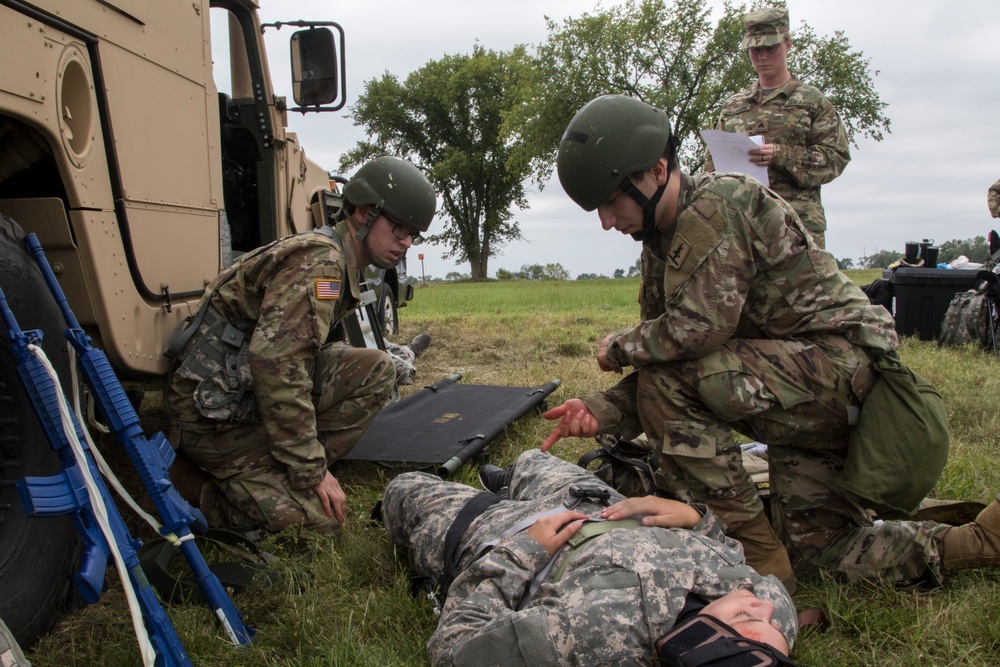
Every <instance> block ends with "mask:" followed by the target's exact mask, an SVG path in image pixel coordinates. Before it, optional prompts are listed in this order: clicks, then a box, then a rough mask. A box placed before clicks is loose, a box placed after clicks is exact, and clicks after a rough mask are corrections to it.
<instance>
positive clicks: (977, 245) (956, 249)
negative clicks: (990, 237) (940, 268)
mask: <svg viewBox="0 0 1000 667" xmlns="http://www.w3.org/2000/svg"><path fill="white" fill-rule="evenodd" d="M962 255H965V256H966V257H968V258H969V261H970V262H978V263H980V264H984V263H986V260H988V259H989V258H990V246H989V244H988V243H987V242H986V237H985V236H977V237H975V238H972V239H965V240H964V241H963V240H960V239H952V240H951V241H945V242H944V243H942V244H941V245H940V247H939V249H938V262H944V263H946V264H947V263H948V262H951V261H952V260H955V259H958V258H959V257H960V256H962Z"/></svg>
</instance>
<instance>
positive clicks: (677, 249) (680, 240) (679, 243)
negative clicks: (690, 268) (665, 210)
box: [667, 234, 691, 269]
mask: <svg viewBox="0 0 1000 667" xmlns="http://www.w3.org/2000/svg"><path fill="white" fill-rule="evenodd" d="M689 250H691V244H690V243H688V242H687V239H685V238H684V237H683V236H681V235H680V234H676V235H675V236H674V242H673V243H671V244H670V252H668V253H667V264H669V265H670V266H671V267H673V268H674V269H679V268H681V264H683V263H684V258H685V257H687V254H688V251H689Z"/></svg>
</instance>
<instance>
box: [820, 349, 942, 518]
mask: <svg viewBox="0 0 1000 667" xmlns="http://www.w3.org/2000/svg"><path fill="white" fill-rule="evenodd" d="M875 371H876V373H877V377H876V379H875V386H874V387H872V390H871V392H869V394H868V396H867V397H866V398H865V400H864V403H862V405H861V415H860V417H858V423H857V424H855V426H854V430H853V431H851V436H850V441H849V444H848V449H847V460H846V461H845V465H844V469H843V471H842V472H841V473H840V475H839V476H838V477H837V483H838V484H840V486H841V487H842V488H844V489H846V490H848V491H850V492H851V493H853V494H855V495H857V496H859V497H860V501H861V504H862V505H863V506H865V507H867V508H868V509H872V510H875V511H876V512H878V514H879V516H880V517H883V518H886V519H894V518H906V517H909V516H912V515H913V513H914V512H915V511H916V510H917V508H918V506H919V505H920V501H921V500H923V498H924V497H925V496H926V495H927V493H928V492H930V490H931V489H932V488H934V484H935V483H937V480H938V477H939V476H940V475H941V471H942V470H944V465H945V463H946V462H947V460H948V447H949V439H948V412H947V410H945V407H944V401H943V400H941V394H939V393H938V391H937V390H936V389H934V387H932V386H931V385H930V383H928V382H927V381H926V380H925V379H924V378H922V377H920V376H919V375H917V374H916V373H914V372H913V371H912V370H910V369H909V368H907V367H906V365H904V364H903V362H902V361H900V359H899V356H898V355H897V354H896V353H895V352H887V353H884V354H883V355H881V356H880V357H878V358H877V359H876V361H875Z"/></svg>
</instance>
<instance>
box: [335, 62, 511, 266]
mask: <svg viewBox="0 0 1000 667" xmlns="http://www.w3.org/2000/svg"><path fill="white" fill-rule="evenodd" d="M530 67H531V60H530V59H529V58H528V57H527V55H526V53H525V50H524V47H516V48H515V49H514V50H513V51H511V52H510V53H498V52H494V51H487V50H485V49H483V48H482V47H480V46H478V45H477V46H475V47H474V49H473V52H472V54H471V55H450V56H445V57H444V58H442V59H441V60H437V61H431V62H428V63H427V64H426V65H424V66H423V67H422V68H420V69H419V70H416V71H414V72H412V73H411V74H410V75H409V76H408V77H407V78H406V81H405V83H400V81H399V80H398V79H397V78H396V77H395V76H393V75H391V74H389V73H386V74H385V75H383V77H382V78H381V79H373V80H372V81H369V82H368V83H367V84H365V92H364V93H363V94H362V95H361V96H360V97H359V98H358V101H357V103H356V104H355V105H354V106H352V107H351V112H352V114H353V119H354V124H355V125H359V126H363V127H364V128H365V132H366V134H367V136H368V140H367V141H363V142H361V143H359V144H358V145H357V146H356V147H354V148H353V149H352V150H350V151H349V152H348V153H346V154H345V155H344V156H342V158H341V161H340V168H341V170H342V171H344V172H346V171H347V170H349V169H350V168H351V167H353V166H356V165H360V164H362V163H364V162H365V161H366V160H369V159H371V158H373V157H375V156H378V155H384V154H387V153H388V154H391V155H396V156H399V157H402V158H406V159H409V160H410V161H412V162H414V164H416V165H418V166H420V167H421V168H423V169H424V170H425V172H426V174H427V176H428V179H429V180H430V181H431V183H432V184H433V185H434V189H435V190H436V191H437V193H438V195H439V197H440V198H441V206H440V208H439V210H438V220H439V222H437V223H435V225H434V226H433V227H432V228H431V229H432V230H435V231H436V230H439V229H441V228H442V223H443V227H444V229H443V231H436V233H434V234H432V235H430V236H428V237H427V240H428V241H429V242H430V243H435V244H443V245H445V246H446V247H447V248H448V250H447V252H446V253H445V254H444V257H446V258H455V259H457V260H458V261H460V262H464V261H468V262H469V264H470V266H471V269H472V279H473V280H476V281H480V280H485V279H486V275H487V269H488V262H489V258H490V257H495V256H497V255H498V254H499V250H500V248H502V247H503V246H504V244H506V243H507V242H508V241H511V240H515V239H519V238H520V237H521V231H520V228H519V226H518V224H517V222H516V221H515V220H512V218H513V213H512V212H511V209H512V207H513V206H517V207H518V208H521V209H525V208H528V203H527V199H526V198H525V192H524V181H525V179H526V177H527V176H528V172H527V170H526V167H522V168H512V167H513V165H516V164H518V163H517V161H515V160H511V151H512V149H513V146H512V144H511V143H510V142H508V141H506V140H505V139H503V138H502V137H501V126H502V117H503V114H505V113H508V112H510V110H511V109H512V108H514V107H515V106H517V105H518V104H519V103H520V100H519V99H518V98H517V97H516V92H517V90H518V86H517V85H516V84H517V82H518V81H519V80H520V79H522V78H524V74H523V72H524V70H525V69H526V68H530Z"/></svg>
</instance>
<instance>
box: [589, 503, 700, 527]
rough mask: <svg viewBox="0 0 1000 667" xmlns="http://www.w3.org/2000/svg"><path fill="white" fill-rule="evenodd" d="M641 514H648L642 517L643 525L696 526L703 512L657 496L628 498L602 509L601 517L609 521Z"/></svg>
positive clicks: (685, 504)
mask: <svg viewBox="0 0 1000 667" xmlns="http://www.w3.org/2000/svg"><path fill="white" fill-rule="evenodd" d="M639 514H645V515H646V516H644V517H642V519H641V521H642V525H644V526H660V527H661V528H694V527H695V526H697V525H698V522H699V521H701V513H700V512H698V510H696V509H695V508H693V507H691V506H690V505H688V504H687V503H682V502H680V501H677V500H670V499H669V498H659V497H657V496H645V497H643V498H626V499H625V500H623V501H621V502H617V503H615V504H614V505H612V506H611V507H605V508H604V509H603V510H601V518H602V519H607V520H608V521H616V520H618V519H627V518H629V517H630V516H637V515H639Z"/></svg>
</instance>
